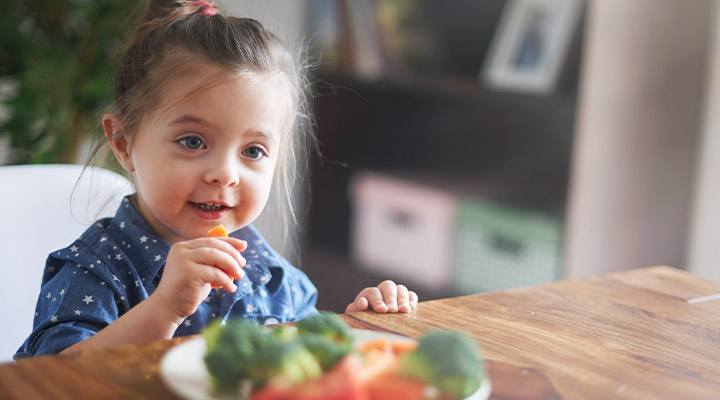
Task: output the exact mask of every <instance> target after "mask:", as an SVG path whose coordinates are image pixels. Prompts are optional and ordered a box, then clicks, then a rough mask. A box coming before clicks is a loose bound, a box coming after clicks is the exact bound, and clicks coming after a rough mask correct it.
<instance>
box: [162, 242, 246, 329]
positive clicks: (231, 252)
mask: <svg viewBox="0 0 720 400" xmlns="http://www.w3.org/2000/svg"><path fill="white" fill-rule="evenodd" d="M246 248H247V242H245V241H243V240H240V239H235V238H199V239H192V240H188V241H186V242H178V243H175V244H174V245H173V246H172V247H171V248H170V252H169V253H168V258H167V262H166V263H165V271H163V275H162V279H161V280H160V284H159V285H158V288H157V290H155V293H153V296H156V298H157V299H158V300H160V301H161V304H163V305H164V306H165V307H167V308H168V309H169V310H170V311H171V312H172V314H171V315H174V316H175V317H176V318H178V320H180V321H181V320H183V319H185V318H186V317H187V316H188V315H191V314H193V313H194V312H195V310H197V307H198V306H199V305H200V303H201V302H203V300H205V298H207V296H208V295H209V294H210V290H211V285H212V286H215V287H223V288H224V289H225V290H227V291H228V292H231V293H232V292H235V290H237V286H235V283H233V278H231V276H232V277H234V278H235V279H242V278H243V277H244V276H245V272H243V270H242V268H243V267H244V266H245V259H244V258H243V257H242V255H240V252H242V251H244V250H245V249H246ZM228 275H229V276H228Z"/></svg>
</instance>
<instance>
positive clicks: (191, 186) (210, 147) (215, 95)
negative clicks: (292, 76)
mask: <svg viewBox="0 0 720 400" xmlns="http://www.w3.org/2000/svg"><path fill="white" fill-rule="evenodd" d="M195 71H196V72H195V73H193V74H191V75H190V76H181V77H175V78H171V79H170V81H169V82H168V83H167V84H166V85H165V89H164V90H163V91H161V96H160V104H159V105H158V107H155V110H154V111H151V112H150V113H148V114H147V115H146V116H145V117H144V118H143V119H142V121H141V122H140V125H139V127H138V130H137V132H136V134H135V136H134V138H133V139H132V142H131V143H129V146H127V150H126V151H125V152H124V153H123V151H122V149H121V151H120V153H118V150H117V149H116V147H117V146H116V144H113V149H114V150H115V152H116V155H118V158H119V159H120V161H121V163H122V164H123V166H124V167H125V168H126V169H127V170H128V171H130V172H131V173H132V175H133V179H134V182H135V187H136V190H137V192H136V200H137V205H138V208H139V212H140V214H141V215H142V216H143V217H144V218H145V220H146V221H147V222H148V224H149V225H150V226H151V227H152V228H153V230H154V231H155V232H156V233H157V234H158V235H159V236H160V237H161V238H163V239H164V240H166V241H168V242H169V243H171V244H172V243H175V242H177V241H181V240H187V239H191V238H198V237H205V236H206V234H207V231H208V230H209V229H210V228H212V227H213V226H215V225H218V224H223V225H225V227H226V228H227V229H228V230H229V231H231V232H232V231H234V230H236V229H239V228H242V227H244V226H246V225H248V224H250V223H251V222H252V221H253V220H255V218H257V217H258V215H259V214H260V212H261V211H262V210H263V208H264V207H265V203H266V202H267V199H268V196H269V193H270V186H271V183H272V179H273V174H274V171H275V166H276V162H277V159H278V155H279V151H280V148H279V143H280V135H282V134H283V133H284V132H283V127H284V126H285V124H286V121H287V118H288V115H287V114H288V111H289V95H288V93H287V91H286V90H283V88H284V86H282V84H279V83H277V82H273V81H269V80H267V79H262V78H258V76H257V75H248V76H243V77H238V76H237V75H232V74H230V73H228V72H224V75H223V77H224V78H225V77H226V79H222V80H221V81H217V79H214V80H212V83H210V84H209V85H207V82H208V80H209V79H210V78H211V77H212V76H215V75H216V74H217V73H223V70H221V69H220V67H216V66H213V65H212V64H206V65H205V66H204V67H203V68H201V69H197V70H195ZM119 123H120V124H121V121H119Z"/></svg>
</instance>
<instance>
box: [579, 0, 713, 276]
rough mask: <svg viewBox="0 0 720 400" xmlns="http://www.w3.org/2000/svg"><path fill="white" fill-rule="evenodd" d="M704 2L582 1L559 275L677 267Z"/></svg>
mask: <svg viewBox="0 0 720 400" xmlns="http://www.w3.org/2000/svg"><path fill="white" fill-rule="evenodd" d="M714 3H715V2H714V1H713V0H692V1H677V0H631V1H628V0H594V1H591V2H590V3H589V9H588V17H587V18H588V19H587V26H586V29H587V31H586V42H585V45H584V46H585V47H584V59H583V65H582V75H581V88H580V104H579V114H578V123H577V133H576V139H575V140H576V142H575V149H574V156H573V167H572V177H571V187H570V194H569V209H568V222H567V233H566V235H567V236H566V276H567V277H569V278H573V277H580V276H587V275H596V274H601V273H607V272H611V271H615V270H620V269H626V268H636V267H643V266H649V265H658V264H665V265H671V266H675V267H680V268H686V267H687V263H686V257H687V248H688V241H687V237H688V232H689V228H688V227H689V223H690V216H691V208H692V203H693V191H694V181H695V168H696V161H695V160H696V156H697V147H698V143H699V136H700V135H699V132H700V131H701V128H702V126H703V124H702V116H703V113H702V110H703V107H704V99H705V77H706V70H707V65H708V61H709V57H708V48H709V45H710V36H711V32H712V20H713V15H714V13H713V12H712V11H713V10H714ZM715 227H716V228H717V225H715Z"/></svg>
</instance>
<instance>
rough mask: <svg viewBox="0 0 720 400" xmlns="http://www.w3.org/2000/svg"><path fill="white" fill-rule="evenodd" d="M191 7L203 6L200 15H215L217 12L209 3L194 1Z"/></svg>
mask: <svg viewBox="0 0 720 400" xmlns="http://www.w3.org/2000/svg"><path fill="white" fill-rule="evenodd" d="M193 5H196V6H205V8H203V9H202V10H201V11H200V14H205V15H215V13H216V12H217V10H216V7H215V6H214V5H213V4H212V3H211V2H209V1H196V2H194V3H193Z"/></svg>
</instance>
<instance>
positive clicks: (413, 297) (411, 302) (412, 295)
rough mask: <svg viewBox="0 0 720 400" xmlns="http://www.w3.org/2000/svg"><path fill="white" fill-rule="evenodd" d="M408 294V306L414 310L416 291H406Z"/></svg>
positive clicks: (416, 300) (416, 302)
mask: <svg viewBox="0 0 720 400" xmlns="http://www.w3.org/2000/svg"><path fill="white" fill-rule="evenodd" d="M408 295H409V297H410V307H412V309H413V310H414V309H416V308H417V304H418V295H417V293H415V292H413V291H412V290H411V291H409V292H408Z"/></svg>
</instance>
